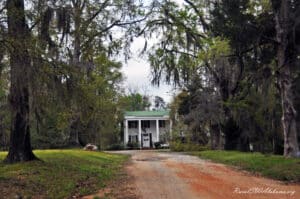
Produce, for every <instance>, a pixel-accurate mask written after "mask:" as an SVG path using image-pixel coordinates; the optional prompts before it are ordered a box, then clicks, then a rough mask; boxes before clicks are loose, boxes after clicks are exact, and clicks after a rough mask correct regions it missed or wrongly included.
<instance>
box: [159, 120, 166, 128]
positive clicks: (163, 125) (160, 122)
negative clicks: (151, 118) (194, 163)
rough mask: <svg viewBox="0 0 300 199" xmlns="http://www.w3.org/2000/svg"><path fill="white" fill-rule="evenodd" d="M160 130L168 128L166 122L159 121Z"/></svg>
mask: <svg viewBox="0 0 300 199" xmlns="http://www.w3.org/2000/svg"><path fill="white" fill-rule="evenodd" d="M158 122H159V128H165V127H166V121H165V120H159V121H158Z"/></svg>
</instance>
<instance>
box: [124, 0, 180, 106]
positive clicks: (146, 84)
mask: <svg viewBox="0 0 300 199" xmlns="http://www.w3.org/2000/svg"><path fill="white" fill-rule="evenodd" d="M174 1H175V2H177V3H178V4H179V5H182V4H183V0H174ZM153 42H154V39H152V41H150V43H153ZM148 44H149V41H148ZM143 47H144V39H142V38H137V39H135V41H134V42H133V44H132V48H131V50H132V53H133V54H132V58H131V59H130V60H129V61H128V62H127V63H124V62H123V67H122V72H123V73H124V75H125V77H126V80H125V82H124V83H125V85H124V86H125V87H126V88H128V87H130V88H132V89H137V90H138V91H139V92H140V93H141V94H147V95H150V96H152V97H154V96H156V95H157V96H160V97H162V98H164V100H165V101H166V102H167V103H170V102H171V100H172V97H173V96H174V95H175V92H176V91H175V90H174V89H173V87H172V86H169V85H166V84H164V83H161V84H160V86H159V87H157V86H152V85H151V74H150V64H149V63H148V59H147V56H144V57H138V52H139V51H141V49H143Z"/></svg>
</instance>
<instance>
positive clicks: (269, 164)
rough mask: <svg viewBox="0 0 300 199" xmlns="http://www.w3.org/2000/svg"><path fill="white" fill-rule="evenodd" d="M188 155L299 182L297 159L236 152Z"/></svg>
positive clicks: (299, 168)
mask: <svg viewBox="0 0 300 199" xmlns="http://www.w3.org/2000/svg"><path fill="white" fill-rule="evenodd" d="M190 154H192V155H196V156H199V157H201V158H204V159H210V160H212V161H214V162H219V163H224V164H227V165H233V166H237V167H238V168H240V169H243V170H247V171H250V172H252V173H259V174H261V175H262V176H265V177H269V178H273V179H277V180H282V181H292V182H297V183H299V182H300V159H299V158H297V159H296V158H285V157H283V156H279V155H263V154H261V153H244V152H237V151H199V152H190Z"/></svg>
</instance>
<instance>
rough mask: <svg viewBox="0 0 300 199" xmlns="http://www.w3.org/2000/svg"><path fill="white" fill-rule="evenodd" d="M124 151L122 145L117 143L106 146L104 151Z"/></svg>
mask: <svg viewBox="0 0 300 199" xmlns="http://www.w3.org/2000/svg"><path fill="white" fill-rule="evenodd" d="M124 149H125V147H124V144H122V143H117V144H112V145H110V146H108V147H107V149H106V150H124Z"/></svg>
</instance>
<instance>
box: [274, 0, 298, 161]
mask: <svg viewBox="0 0 300 199" xmlns="http://www.w3.org/2000/svg"><path fill="white" fill-rule="evenodd" d="M272 3H273V8H274V12H275V22H276V39H277V42H278V46H277V61H278V70H279V88H280V95H281V107H282V118H281V120H282V127H283V134H284V156H286V157H296V156H297V153H298V151H299V147H298V140H297V127H296V110H295V107H294V103H293V99H294V93H293V91H292V81H293V77H292V74H291V68H292V65H293V64H295V55H294V54H295V49H294V46H293V44H292V40H293V39H294V38H290V37H291V35H290V34H289V33H290V32H291V29H292V26H291V24H293V23H292V21H291V19H290V16H289V14H290V11H291V10H290V4H289V2H288V1H287V0H281V1H280V2H279V1H277V0H276V1H275V0H273V1H272Z"/></svg>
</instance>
